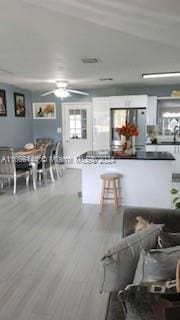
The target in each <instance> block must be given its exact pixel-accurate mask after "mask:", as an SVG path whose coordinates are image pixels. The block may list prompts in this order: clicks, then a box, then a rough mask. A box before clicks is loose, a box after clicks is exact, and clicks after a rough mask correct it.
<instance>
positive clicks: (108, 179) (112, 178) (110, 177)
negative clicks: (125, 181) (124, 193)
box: [100, 172, 120, 209]
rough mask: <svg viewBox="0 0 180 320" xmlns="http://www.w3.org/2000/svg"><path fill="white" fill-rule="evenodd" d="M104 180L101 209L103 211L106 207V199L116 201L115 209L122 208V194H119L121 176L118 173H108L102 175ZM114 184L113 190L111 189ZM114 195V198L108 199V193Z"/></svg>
mask: <svg viewBox="0 0 180 320" xmlns="http://www.w3.org/2000/svg"><path fill="white" fill-rule="evenodd" d="M100 178H101V179H102V191H101V200H100V207H101V209H102V208H103V206H104V200H105V199H112V200H114V204H115V207H116V208H118V207H119V206H120V193H119V189H120V187H119V180H120V174H118V173H116V172H107V173H104V174H101V175H100ZM111 184H112V188H111ZM111 191H112V193H113V197H111V198H109V197H107V195H106V194H107V193H109V192H111Z"/></svg>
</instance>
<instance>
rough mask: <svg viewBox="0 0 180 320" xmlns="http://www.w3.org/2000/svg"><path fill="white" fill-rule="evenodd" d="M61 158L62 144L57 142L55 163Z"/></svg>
mask: <svg viewBox="0 0 180 320" xmlns="http://www.w3.org/2000/svg"><path fill="white" fill-rule="evenodd" d="M62 157H63V144H62V141H59V142H57V144H56V152H55V158H56V161H58V159H59V158H62Z"/></svg>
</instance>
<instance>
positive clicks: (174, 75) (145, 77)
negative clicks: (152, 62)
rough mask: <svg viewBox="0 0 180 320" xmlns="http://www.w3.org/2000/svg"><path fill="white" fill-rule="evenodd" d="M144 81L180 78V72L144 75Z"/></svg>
mask: <svg viewBox="0 0 180 320" xmlns="http://www.w3.org/2000/svg"><path fill="white" fill-rule="evenodd" d="M142 77H143V79H154V78H170V77H180V72H162V73H144V74H142Z"/></svg>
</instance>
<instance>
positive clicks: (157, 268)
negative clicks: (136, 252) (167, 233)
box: [133, 246, 180, 285]
mask: <svg viewBox="0 0 180 320" xmlns="http://www.w3.org/2000/svg"><path fill="white" fill-rule="evenodd" d="M179 259H180V246H177V247H171V248H166V249H154V250H150V251H148V250H142V251H141V254H140V258H139V262H138V265H137V268H136V273H135V277H134V281H133V283H134V284H135V285H138V284H140V283H143V282H145V283H146V282H161V281H169V280H174V279H175V278H176V265H177V261H178V260H179Z"/></svg>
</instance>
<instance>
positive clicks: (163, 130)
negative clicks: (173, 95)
mask: <svg viewBox="0 0 180 320" xmlns="http://www.w3.org/2000/svg"><path fill="white" fill-rule="evenodd" d="M158 126H159V134H160V135H165V136H166V135H173V134H174V128H175V127H176V126H180V104H179V102H178V101H161V102H160V103H159V104H158Z"/></svg>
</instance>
